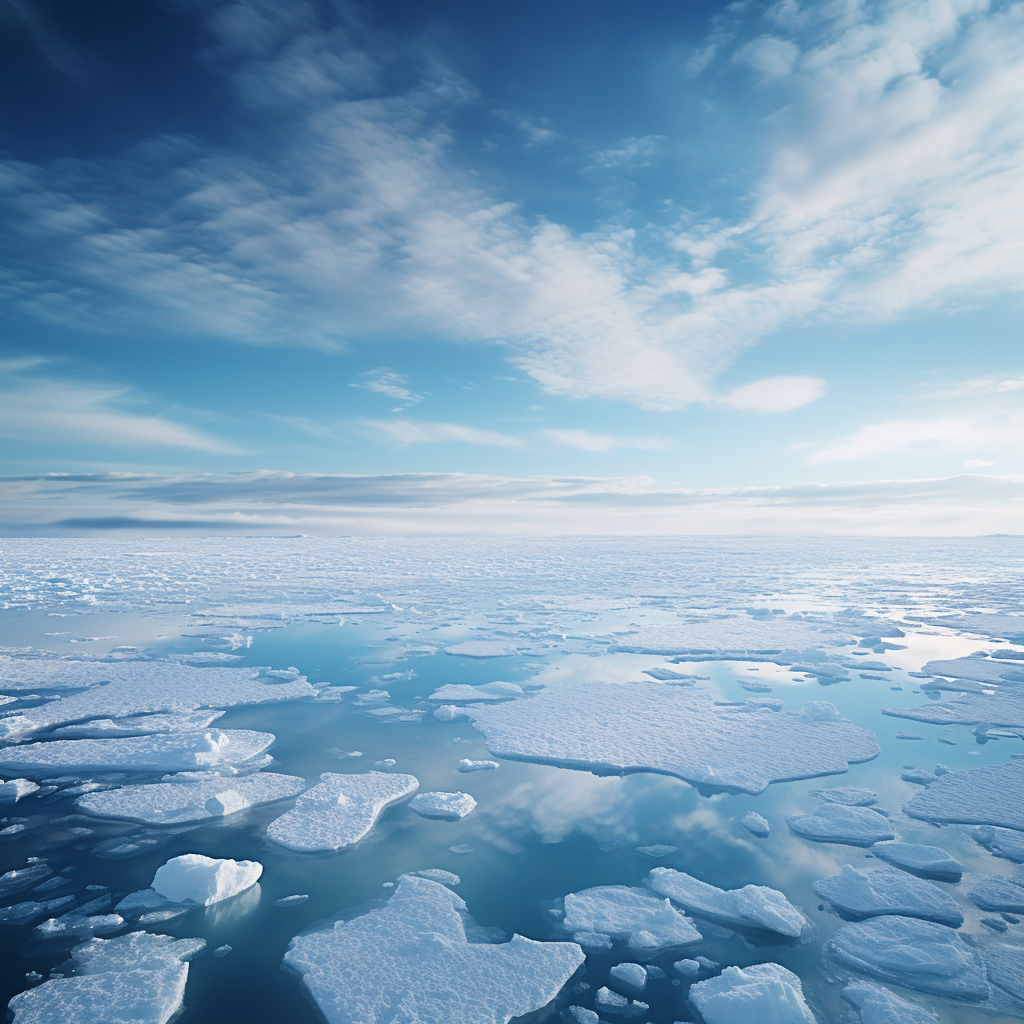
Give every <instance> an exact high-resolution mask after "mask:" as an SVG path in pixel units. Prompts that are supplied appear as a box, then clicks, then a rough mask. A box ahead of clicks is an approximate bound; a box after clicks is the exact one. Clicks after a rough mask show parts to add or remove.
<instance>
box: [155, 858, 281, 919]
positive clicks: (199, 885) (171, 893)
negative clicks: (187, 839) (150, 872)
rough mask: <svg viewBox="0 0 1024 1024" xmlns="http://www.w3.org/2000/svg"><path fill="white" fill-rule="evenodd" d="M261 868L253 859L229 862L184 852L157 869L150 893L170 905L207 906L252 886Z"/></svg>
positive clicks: (261, 871)
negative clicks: (169, 902) (170, 903)
mask: <svg viewBox="0 0 1024 1024" xmlns="http://www.w3.org/2000/svg"><path fill="white" fill-rule="evenodd" d="M262 874H263V865H262V864H260V862H259V861H255V860H231V859H230V858H215V857H206V856H204V855H203V854H201V853H185V854H182V855H181V856H180V857H172V858H171V859H170V860H169V861H167V863H166V864H164V865H162V866H161V867H159V868H157V870H156V874H155V875H154V876H153V890H154V891H155V892H156V893H158V894H159V895H161V896H163V897H165V898H166V899H168V900H170V901H171V902H172V903H196V904H198V905H199V906H203V907H208V906H210V905H211V904H213V903H220V902H221V900H227V899H230V898H231V897H232V896H237V895H238V894H239V893H240V892H244V891H245V890H246V889H248V888H249V887H250V886H253V885H255V884H256V883H257V882H258V881H259V878H260V875H262Z"/></svg>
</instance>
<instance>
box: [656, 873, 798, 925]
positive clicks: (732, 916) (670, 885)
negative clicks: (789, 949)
mask: <svg viewBox="0 0 1024 1024" xmlns="http://www.w3.org/2000/svg"><path fill="white" fill-rule="evenodd" d="M648 883H649V884H650V886H651V888H652V889H653V890H654V891H655V892H656V893H659V894H660V895H662V896H667V897H668V898H669V899H671V900H672V902H673V903H677V904H679V906H681V907H682V908H683V909H684V910H685V911H686V912H687V913H688V914H693V915H695V916H696V917H702V918H705V919H707V920H708V921H711V922H712V923H714V924H719V925H724V926H725V927H727V928H733V929H736V930H738V931H744V932H748V933H755V934H756V933H760V935H758V937H760V938H767V937H769V936H772V935H774V936H776V937H778V936H782V937H783V938H785V939H796V940H804V941H806V940H808V939H810V938H812V937H813V936H814V934H815V929H814V926H813V925H812V924H811V922H810V921H809V920H808V919H807V917H806V916H805V915H804V913H803V911H802V910H800V908H799V907H794V906H793V904H792V903H790V902H789V900H787V899H786V897H785V896H784V895H783V894H782V893H781V892H779V891H778V889H770V888H768V887H767V886H764V885H745V886H743V888H741V889H719V888H718V886H716V885H711V884H709V883H708V882H702V881H701V880H700V879H699V878H694V877H693V876H692V875H688V874H686V873H685V872H683V871H675V870H674V869H672V868H654V869H653V870H652V871H651V873H650V875H648Z"/></svg>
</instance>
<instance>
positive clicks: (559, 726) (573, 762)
mask: <svg viewBox="0 0 1024 1024" xmlns="http://www.w3.org/2000/svg"><path fill="white" fill-rule="evenodd" d="M466 710H467V713H468V716H469V718H470V719H471V720H472V722H473V724H474V725H475V726H476V728H477V729H479V730H480V731H481V732H482V733H483V734H484V736H485V738H486V742H487V747H488V749H489V750H490V751H491V752H492V753H493V754H497V755H498V756H501V757H511V758H518V759H520V760H526V761H537V762H541V763H546V764H557V765H562V766H564V767H570V768H585V769H590V770H593V771H596V772H603V773H614V774H621V773H624V772H633V771H652V772H662V773H665V774H668V775H675V776H678V777H679V778H682V779H685V780H686V781H688V782H692V783H694V784H696V785H700V786H705V787H708V788H714V789H716V790H739V791H741V792H746V793H760V792H762V791H763V790H764V789H766V788H767V786H768V785H769V784H770V783H772V782H782V781H786V780H791V779H803V778H811V777H813V776H816V775H830V774H835V773H839V772H845V771H846V770H847V769H848V767H849V765H850V763H853V762H859V761H867V760H870V759H871V758H873V757H876V756H877V755H878V751H879V748H878V744H877V742H876V740H875V736H874V734H873V733H871V732H869V731H868V730H866V729H862V728H860V727H859V726H856V725H854V724H853V723H852V722H850V721H848V720H847V719H845V718H843V717H842V716H840V714H839V712H838V711H837V710H836V709H835V707H834V706H833V705H831V704H827V703H826V702H822V701H808V702H807V704H806V705H805V708H804V710H803V711H802V712H800V713H795V712H790V711H779V712H776V711H771V710H768V709H766V708H764V707H762V706H760V705H756V704H749V703H747V702H741V703H740V704H738V705H730V706H727V707H720V706H718V705H716V704H715V703H714V701H713V700H712V697H711V695H710V694H709V693H708V692H707V691H704V690H689V689H682V688H679V687H666V686H663V685H661V684H660V683H647V682H643V683H629V684H616V683H583V684H578V685H566V686H564V687H561V688H559V689H557V690H550V691H545V692H542V693H540V694H538V695H536V696H534V697H530V698H529V699H526V700H513V701H508V702H506V703H502V704H498V705H495V706H493V707H486V706H483V705H479V704H476V705H470V706H469V707H468V708H467V709H466Z"/></svg>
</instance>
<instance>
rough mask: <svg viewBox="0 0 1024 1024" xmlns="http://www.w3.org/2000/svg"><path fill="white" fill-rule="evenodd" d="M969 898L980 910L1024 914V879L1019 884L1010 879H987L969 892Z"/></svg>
mask: <svg viewBox="0 0 1024 1024" xmlns="http://www.w3.org/2000/svg"><path fill="white" fill-rule="evenodd" d="M967 898H968V899H969V900H970V901H971V902H972V903H973V904H974V905H975V906H976V907H978V909H979V910H995V911H998V912H1001V913H1007V914H1024V877H1022V878H1021V880H1020V882H1019V884H1015V883H1014V882H1013V880H1011V879H1009V878H999V877H992V878H985V879H982V881H980V882H979V883H978V884H977V885H975V886H973V887H972V888H970V889H968V890H967Z"/></svg>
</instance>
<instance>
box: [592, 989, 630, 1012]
mask: <svg viewBox="0 0 1024 1024" xmlns="http://www.w3.org/2000/svg"><path fill="white" fill-rule="evenodd" d="M594 1002H595V1003H596V1004H597V1005H598V1006H599V1007H600V1008H601V1009H602V1010H603V1011H604V1012H605V1013H622V1012H623V1010H625V1009H626V1007H627V1006H629V1000H628V999H627V998H626V997H625V996H620V995H619V993H618V992H613V991H612V990H611V989H610V988H608V987H607V986H605V987H603V988H599V989H598V990H597V992H596V993H594Z"/></svg>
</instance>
